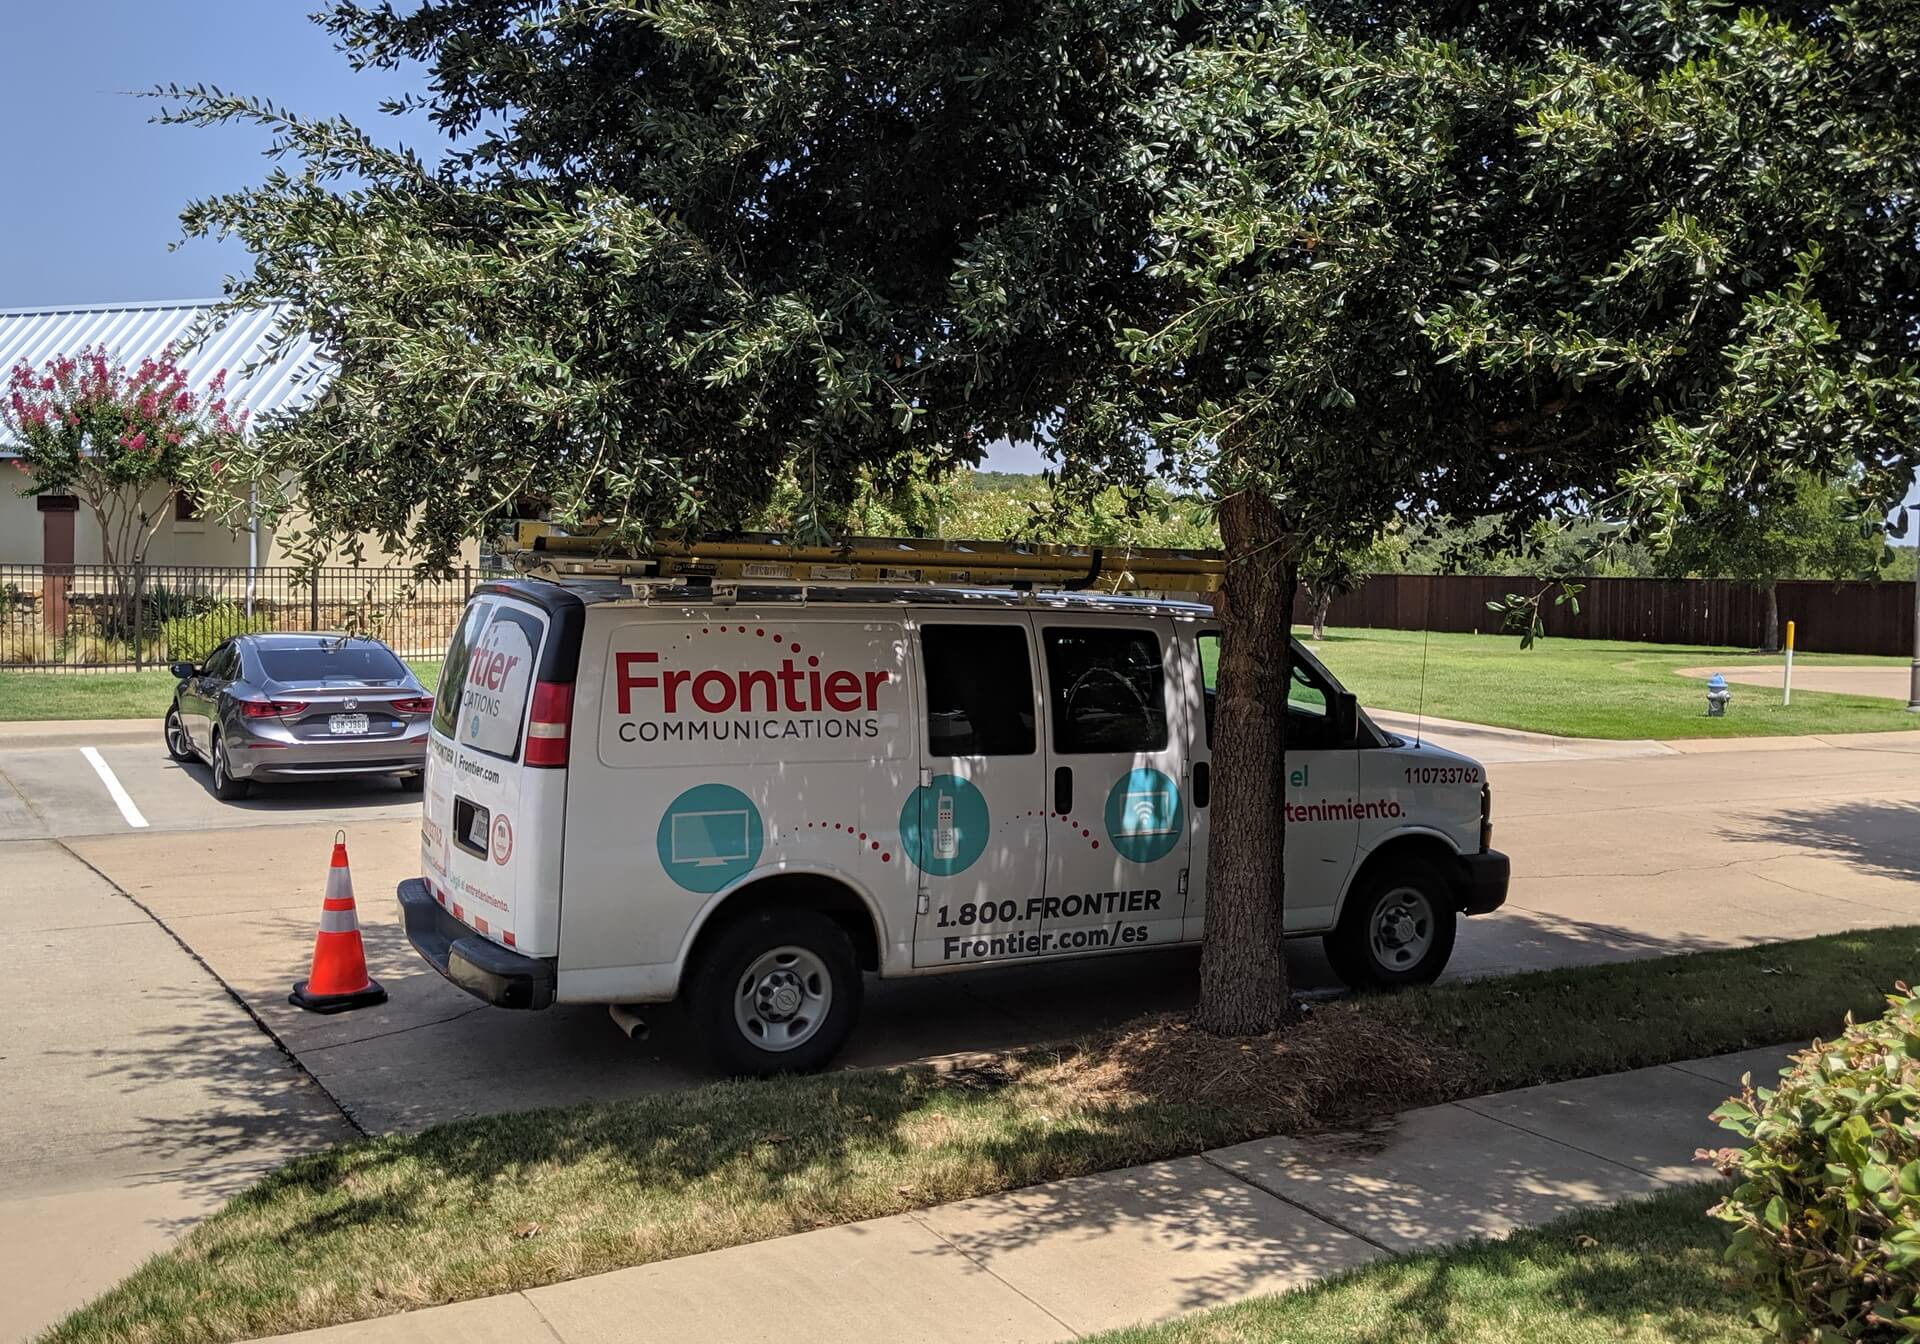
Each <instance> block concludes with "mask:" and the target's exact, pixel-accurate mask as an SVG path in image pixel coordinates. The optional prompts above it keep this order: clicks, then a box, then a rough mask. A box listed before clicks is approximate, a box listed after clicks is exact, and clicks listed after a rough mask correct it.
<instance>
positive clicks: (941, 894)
mask: <svg viewBox="0 0 1920 1344" xmlns="http://www.w3.org/2000/svg"><path fill="white" fill-rule="evenodd" d="M916 545H917V546H918V547H919V548H921V549H915V546H916ZM936 545H937V544H936ZM928 546H929V544H927V543H919V544H902V543H886V544H885V546H884V548H883V553H884V556H885V557H886V558H887V559H888V560H890V561H891V563H868V564H860V563H853V562H849V561H848V560H847V559H846V556H847V553H846V552H831V553H823V554H822V555H820V556H809V555H808V554H807V553H804V552H799V551H795V550H792V549H789V548H785V547H778V546H773V545H770V544H761V545H735V546H732V547H730V548H728V549H726V550H725V551H724V552H722V553H721V554H720V556H719V558H718V559H715V558H711V554H712V553H711V551H710V550H701V551H698V552H696V553H693V554H691V555H688V554H683V555H682V556H681V557H680V559H679V562H677V563H675V562H672V561H671V559H668V560H662V559H657V558H656V559H653V560H641V561H634V562H624V563H626V564H627V566H628V571H629V572H627V573H626V574H625V575H624V576H622V577H596V576H595V575H594V574H592V573H591V572H587V573H582V574H578V575H570V574H569V573H568V572H567V571H568V570H581V571H591V570H593V569H595V568H604V567H605V566H604V564H596V563H594V562H586V561H582V562H575V563H571V564H569V563H567V562H565V561H564V560H562V561H559V562H557V563H552V564H550V565H549V572H550V573H553V574H557V576H558V577H557V578H533V577H529V578H521V579H511V580H503V581H499V582H492V583H488V584H485V585H483V586H482V587H481V588H480V589H479V590H478V591H477V592H476V594H475V595H474V597H473V598H472V599H471V601H470V602H469V603H468V604H467V607H466V610H465V612H464V613H463V614H462V616H461V619H460V622H459V626H458V628H457V630H456V631H455V632H454V635H453V638H452V642H451V645H450V647H449V648H448V651H447V657H446V665H445V670H444V671H443V672H442V674H441V680H440V685H439V695H438V699H437V701H436V705H435V709H434V717H433V727H432V738H431V744H430V749H429V754H428V760H427V776H426V797H425V803H424V815H423V818H422V822H421V863H422V866H423V870H424V871H423V874H422V876H421V877H420V878H418V879H414V880H410V881H407V882H404V883H402V884H401V887H400V892H399V896H400V903H401V907H402V910H403V913H404V915H405V920H406V928H407V934H408V937H409V940H410V941H411V942H412V944H413V946H414V948H415V949H416V950H417V951H418V952H419V953H420V955H421V956H423V957H424V958H425V959H426V960H427V961H429V962H430V963H431V964H432V965H433V966H434V967H435V969H437V970H439V971H440V972H441V973H442V974H443V975H445V976H447V978H449V979H450V980H452V981H453V982H454V983H455V984H458V985H460V986H461V987H462V988H464V989H466V990H468V991H469V992H470V993H472V994H474V995H476V996H478V997H479V998H481V999H484V1000H486V1001H487V1002H489V1003H494V1004H499V1005H502V1006H505V1007H510V1008H526V1009H538V1008H545V1007H547V1006H548V1005H550V1004H553V1003H606V1004H611V1005H633V1004H656V1003H666V1002H670V1001H673V1000H676V999H678V1000H681V1001H682V1002H683V1003H684V1005H685V1008H686V1010H687V1012H688V1013H689V1015H690V1016H691V1018H692V1020H693V1022H694V1024H695V1026H696V1028H697V1030H698V1031H699V1033H700V1035H701V1037H702V1039H703V1040H704V1041H705V1043H706V1044H707V1045H708V1046H709V1047H710V1049H711V1051H712V1053H713V1055H714V1057H715V1059H716V1061H717V1062H718V1063H719V1064H720V1065H721V1066H722V1067H723V1068H725V1069H726V1070H728V1071H730V1072H739V1073H762V1072H773V1071H780V1070H804V1069H810V1068H816V1067H819V1066H820V1065H822V1064H824V1063H825V1062H826V1061H827V1060H828V1059H829V1058H831V1057H832V1055H833V1054H834V1052H835V1051H836V1050H837V1049H838V1048H839V1047H840V1045H841V1044H842V1043H843V1042H844V1041H845V1039H846V1037H847V1034H848V1032H849V1031H850V1030H851V1028H852V1026H853V1023H854V1020H855V1018H856V1016H857V1014H858V1011H859V1007H860V1000H861V985H862V975H863V973H866V972H871V973H874V974H878V975H881V976H909V975H935V974H944V973H948V972H954V971H963V970H969V969H972V968H975V967H982V966H996V965H1005V964H1007V963H1011V962H1019V961H1036V960H1049V959H1057V958H1065V957H1089V956H1101V955H1105V954H1108V953H1116V952H1132V951H1137V950H1140V949H1143V948H1152V947H1163V946H1167V945H1170V944H1175V943H1192V942H1197V941H1198V940H1199V939H1200V937H1201V933H1202V930H1203V929H1204V927H1205V920H1206V903H1207V886H1206V873H1207V848H1208V843H1209V840H1208V832H1209V826H1208V818H1209V812H1210V807H1211V804H1212V798H1211V792H1212V789H1211V783H1212V781H1211V778H1210V776H1211V750H1210V743H1211V738H1212V731H1213V704H1214V693H1213V669H1214V667H1215V665H1216V662H1217V657H1216V655H1217V650H1218V640H1219V623H1218V621H1217V618H1216V617H1215V615H1214V613H1213V611H1212V609H1211V608H1210V607H1208V606H1205V605H1201V604H1196V603H1188V602H1179V601H1168V600H1158V599H1153V600H1149V599H1144V598H1139V597H1125V596H1116V595H1112V594H1097V593H1095V592H1093V591H1090V590H1082V591H1074V592H1066V591H1062V592H1042V591H1032V590H1023V589H1022V588H1020V587H1017V586H987V585H988V584H989V583H991V584H993V585H999V584H1002V583H1008V584H1018V583H1023V582H1031V581H1032V580H1031V579H1022V578H1020V577H1019V576H1021V575H1033V574H1036V573H1037V574H1040V575H1042V576H1044V575H1046V574H1048V573H1050V572H1052V571H1050V570H1049V569H1048V568H1047V565H1049V564H1050V565H1052V566H1054V567H1055V568H1056V569H1057V568H1059V567H1061V566H1072V565H1085V566H1087V567H1088V569H1089V577H1091V576H1092V575H1093V574H1096V573H1098V572H1099V571H1100V569H1101V557H1100V555H1099V553H1098V552H1097V551H1096V552H1092V553H1091V556H1090V559H1089V557H1088V556H1086V555H1080V554H1078V553H1075V554H1074V555H1072V556H1065V557H1063V556H1061V555H1059V554H1057V553H1056V554H1051V555H1047V554H1043V555H1042V556H1040V557H1039V558H1040V559H1041V560H1043V561H1045V562H1046V563H1045V564H1039V563H1029V562H1030V561H1031V560H1032V559H1033V554H1032V553H1031V552H1026V551H1015V550H1013V549H1012V548H1002V549H1001V550H999V551H996V552H991V553H983V552H982V551H979V550H972V549H964V548H962V549H959V550H957V551H956V550H954V549H950V548H942V549H940V550H939V553H938V555H937V556H930V555H928V554H927V553H926V550H925V548H927V547H928ZM769 556H771V557H772V558H766V557H769ZM1179 559H1180V558H1179V557H1175V556H1173V555H1171V553H1164V552H1155V553H1149V554H1148V555H1147V556H1146V557H1144V558H1143V557H1142V556H1141V555H1140V554H1139V553H1135V554H1133V555H1131V556H1129V557H1128V558H1127V560H1126V562H1125V563H1126V564H1127V566H1128V570H1129V572H1130V573H1131V574H1132V576H1133V578H1134V581H1135V582H1137V583H1139V584H1141V585H1142V586H1147V585H1151V586H1156V587H1159V588H1161V589H1163V590H1164V589H1166V588H1169V587H1175V586H1179V587H1185V588H1194V587H1199V586H1201V584H1202V582H1203V581H1204V580H1203V578H1202V577H1199V576H1204V574H1205V566H1204V565H1203V564H1199V565H1195V566H1186V565H1183V564H1182V563H1178V561H1179ZM632 570H638V571H639V575H638V577H634V576H633V574H632V573H631V572H630V571H632ZM1065 572H1067V573H1071V572H1072V570H1071V568H1069V569H1067V570H1066V571H1065ZM928 575H932V576H934V577H936V578H941V579H943V580H945V581H944V582H941V583H927V582H925V581H924V580H925V578H926V577H927V576H928ZM1010 576H1011V577H1010ZM1056 581H1057V580H1056ZM1287 712H1288V716H1289V717H1288V727H1287V731H1288V739H1289V750H1288V752H1287V760H1286V771H1287V784H1288V787H1287V803H1286V807H1287V821H1288V827H1287V844H1286V869H1287V872H1286V877H1287V910H1286V931H1287V933H1288V935H1289V936H1294V937H1306V936H1317V937H1320V938H1322V939H1323V940H1324V942H1325V946H1326V951H1327V955H1328V958H1329V960H1330V961H1331V962H1332V964H1333V966H1334V968H1335V969H1336V970H1337V971H1338V972H1339V974H1340V975H1341V976H1342V977H1343V978H1344V979H1346V980H1347V981H1348V982H1349V983H1350V984H1353V985H1356V986H1363V987H1392V986H1397V985H1404V984H1411V983H1418V982H1423V981H1428V980H1432V979H1433V978H1434V977H1435V976H1437V975H1438V974H1439V973H1440V971H1441V969H1442V968H1443V967H1444V966H1445V965H1446V962H1447V958H1448V956H1449V954H1450V953H1451V951H1452V948H1453V942H1454V929H1455V921H1456V919H1457V918H1458V917H1459V916H1461V915H1472V914H1479V913H1484V912H1486V911H1490V910H1493V909H1495V908H1496V907H1498V906H1499V905H1500V904H1501V903H1502V902H1503V901H1504V900H1505V898H1506V889H1507V876H1508V865H1507V860H1506V858H1505V856H1503V855H1501V854H1499V853H1497V852H1495V851H1493V850H1492V849H1491V848H1490V846H1489V836H1490V823H1489V795H1488V790H1487V783H1486V778H1485V775H1484V773H1483V771H1482V770H1481V768H1480V767H1479V766H1478V765H1477V764H1476V763H1475V762H1473V761H1471V760H1468V759H1466V758H1464V757H1461V756H1457V755H1454V754H1452V753H1450V752H1447V751H1443V750H1439V749H1437V748H1435V747H1433V746H1429V745H1420V744H1415V743H1409V742H1407V741H1406V740H1404V739H1402V738H1399V737H1396V736H1394V735H1393V734H1391V733H1387V732H1383V731H1381V730H1380V729H1378V728H1377V727H1375V726H1374V725H1373V724H1372V723H1371V722H1370V721H1369V720H1368V719H1367V718H1366V716H1365V715H1364V714H1362V713H1361V712H1360V711H1359V710H1358V709H1357V707H1356V705H1355V701H1354V699H1353V697H1352V696H1351V695H1349V694H1348V693H1347V692H1345V691H1344V690H1342V689H1341V687H1340V685H1339V683H1338V682H1337V681H1335V680H1334V678H1333V677H1332V676H1331V675H1330V674H1329V673H1328V672H1327V670H1326V669H1325V668H1324V667H1323V666H1321V664H1320V663H1319V662H1318V661H1317V660H1316V659H1315V658H1314V657H1313V656H1312V655H1311V654H1309V653H1307V652H1306V651H1305V650H1304V649H1301V648H1299V647H1298V646H1296V647H1295V649H1294V671H1293V683H1292V687H1291V693H1290V695H1289V698H1288V704H1287Z"/></svg>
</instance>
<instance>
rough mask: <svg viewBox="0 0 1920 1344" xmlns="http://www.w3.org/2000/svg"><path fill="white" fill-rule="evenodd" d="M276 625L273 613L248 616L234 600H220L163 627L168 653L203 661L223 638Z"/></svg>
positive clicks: (176, 658) (176, 657)
mask: <svg viewBox="0 0 1920 1344" xmlns="http://www.w3.org/2000/svg"><path fill="white" fill-rule="evenodd" d="M271 629H273V618H272V617H270V616H259V615H255V616H248V615H247V614H246V613H245V612H243V611H241V610H240V608H239V607H237V606H235V605H234V604H233V603H231V602H220V603H216V604H215V605H214V606H211V607H208V608H207V609H206V610H205V611H202V612H199V613H197V614H195V615H191V616H176V617H174V618H173V619H171V620H169V621H168V622H166V624H165V625H163V626H162V627H161V633H162V634H163V635H164V636H165V639H166V648H167V657H168V658H169V659H170V660H173V661H175V662H189V663H201V662H205V661H206V658H207V655H208V654H210V653H212V652H213V650H214V647H215V646H216V645H218V644H219V643H220V641H221V640H223V639H231V638H232V637H233V636H235V635H244V634H250V633H251V632H253V631H256V630H271Z"/></svg>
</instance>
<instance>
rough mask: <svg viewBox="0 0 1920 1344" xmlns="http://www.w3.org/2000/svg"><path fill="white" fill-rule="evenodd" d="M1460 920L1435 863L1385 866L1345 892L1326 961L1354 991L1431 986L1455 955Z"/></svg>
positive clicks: (1326, 941) (1416, 861)
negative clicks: (1455, 940) (1454, 949)
mask: <svg viewBox="0 0 1920 1344" xmlns="http://www.w3.org/2000/svg"><path fill="white" fill-rule="evenodd" d="M1458 919H1459V917H1458V915H1457V914H1456V913H1455V910H1454V901H1453V892H1452V890H1451V889H1450V888H1449V887H1448V885H1447V882H1446V879H1445V877H1444V875H1443V874H1442V873H1441V872H1440V870H1439V869H1438V868H1436V867H1435V866H1434V865H1433V864H1431V863H1428V862H1425V861H1423V860H1420V859H1408V860H1406V861H1403V862H1400V863H1396V864H1392V865H1390V866H1386V867H1382V868H1379V869H1377V870H1375V871H1374V872H1372V873H1369V874H1367V875H1365V876H1363V877H1362V878H1361V880H1360V881H1359V882H1357V883H1355V884H1354V888H1353V890H1352V891H1350V892H1348V893H1347V904H1346V908H1345V909H1344V910H1342V911H1341V912H1340V924H1339V926H1338V927H1337V928H1335V929H1334V931H1333V932H1332V933H1330V934H1328V935H1327V936H1326V938H1325V939H1324V945H1325V947H1326V951H1327V960H1328V962H1330V963H1331V964H1332V966H1333V970H1334V973H1335V974H1336V975H1338V976H1339V977H1340V978H1341V979H1342V980H1344V981H1346V982H1347V983H1348V984H1349V985H1351V986H1353V987H1354V988H1355V989H1362V990H1365V989H1403V988H1405V987H1406V986H1408V985H1426V984H1431V983H1432V982H1433V981H1435V980H1436V979H1438V978H1439V976H1440V972H1441V971H1443V970H1445V969H1446V967H1447V959H1448V958H1449V957H1451V956H1452V955H1453V940H1454V935H1455V933H1456V932H1457V928H1458Z"/></svg>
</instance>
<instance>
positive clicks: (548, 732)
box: [526, 681, 573, 766]
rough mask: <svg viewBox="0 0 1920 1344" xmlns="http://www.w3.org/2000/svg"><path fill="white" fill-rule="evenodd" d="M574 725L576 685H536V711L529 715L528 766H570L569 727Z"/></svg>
mask: <svg viewBox="0 0 1920 1344" xmlns="http://www.w3.org/2000/svg"><path fill="white" fill-rule="evenodd" d="M572 721H573V683H572V682H570V681H536V682H535V683H534V684H533V710H532V712H531V713H529V714H528V715H527V756H526V760H527V764H528V765H545V766H561V765H565V764H566V763H567V736H568V732H569V731H570V730H569V728H568V725H569V724H570V723H572Z"/></svg>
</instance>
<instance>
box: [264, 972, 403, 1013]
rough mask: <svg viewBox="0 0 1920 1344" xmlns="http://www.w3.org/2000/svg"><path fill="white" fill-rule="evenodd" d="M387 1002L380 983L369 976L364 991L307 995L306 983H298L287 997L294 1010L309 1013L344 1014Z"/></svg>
mask: <svg viewBox="0 0 1920 1344" xmlns="http://www.w3.org/2000/svg"><path fill="white" fill-rule="evenodd" d="M386 1001H387V991H386V990H384V989H382V988H380V982H379V981H378V980H375V979H373V978H372V977H371V976H369V977H368V978H367V987H366V988H365V989H356V990H355V991H354V992H353V993H351V994H309V993H307V982H306V981H305V980H302V981H300V982H299V983H297V984H296V985H294V987H293V993H291V994H289V995H287V1002H288V1003H290V1004H292V1005H293V1006H294V1007H296V1008H305V1009H306V1010H307V1011H308V1012H310V1013H344V1012H349V1011H351V1010H352V1009H355V1008H371V1007H373V1005H374V1004H376V1003H385V1002H386Z"/></svg>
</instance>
